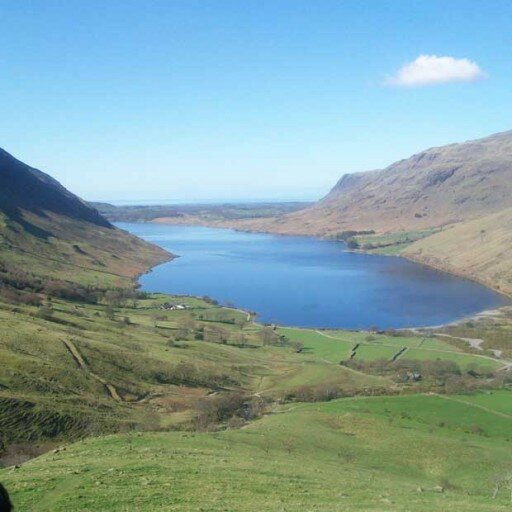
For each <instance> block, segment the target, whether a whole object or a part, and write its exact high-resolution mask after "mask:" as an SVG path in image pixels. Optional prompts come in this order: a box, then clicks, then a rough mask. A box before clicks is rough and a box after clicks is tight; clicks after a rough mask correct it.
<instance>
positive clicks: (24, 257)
mask: <svg viewBox="0 0 512 512" xmlns="http://www.w3.org/2000/svg"><path fill="white" fill-rule="evenodd" d="M168 257H169V255H168V254H167V253H166V252H165V251H163V250H162V249H160V248H158V247H155V246H152V245H150V244H147V243H146V242H143V241H142V240H139V239H138V238H136V237H134V236H132V235H130V234H128V233H126V232H124V231H121V230H119V229H116V228H115V227H114V226H112V224H110V222H109V221H107V220H106V219H105V218H104V217H103V216H102V215H101V214H100V213H99V212H98V211H97V210H95V209H94V208H91V207H90V206H89V205H87V204H86V203H85V202H84V201H82V200H81V199H80V198H78V197H77V196H75V195H74V194H72V193H71V192H69V191H68V190H66V189H65V188H64V187H63V186H62V185H60V183H58V182H57V181H56V180H54V179H53V178H51V177H50V176H48V175H47V174H45V173H43V172H41V171H39V170H37V169H34V168H32V167H30V166H28V165H26V164H24V163H23V162H20V161H19V160H17V159H16V158H14V157H13V156H11V155H10V154H9V153H7V152H6V151H4V150H1V149H0V273H1V274H4V275H5V274H11V275H12V274H20V273H23V274H26V275H28V274H30V275H31V276H33V277H38V278H52V279H64V280H68V281H73V282H79V283H81V284H87V285H92V286H97V287H109V286H125V285H129V283H130V279H132V278H133V277H135V276H136V275H137V274H139V273H141V272H144V271H145V270H147V269H148V268H149V267H151V266H152V265H154V264H156V263H158V262H160V261H164V260H165V259H167V258H168Z"/></svg>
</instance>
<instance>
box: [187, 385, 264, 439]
mask: <svg viewBox="0 0 512 512" xmlns="http://www.w3.org/2000/svg"><path fill="white" fill-rule="evenodd" d="M266 410H267V404H266V403H265V401H264V400H263V399H262V398H259V397H254V396H252V397H247V396H244V395H243V394H241V393H219V394H217V395H210V396H209V397H206V398H204V399H203V400H201V401H200V402H199V403H198V404H197V411H198V413H197V415H196V417H195V418H194V420H193V422H192V423H193V428H194V429H196V430H212V429H216V428H218V427H219V425H220V424H223V423H225V424H226V425H227V426H228V427H233V428H238V427H240V426H242V425H244V424H245V423H246V422H247V421H249V420H252V419H255V418H259V417H261V416H262V415H263V414H264V413H265V411H266Z"/></svg>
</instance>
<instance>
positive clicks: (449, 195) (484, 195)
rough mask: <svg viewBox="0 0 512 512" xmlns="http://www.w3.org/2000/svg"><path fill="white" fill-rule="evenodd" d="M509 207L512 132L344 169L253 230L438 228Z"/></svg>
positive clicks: (327, 231)
mask: <svg viewBox="0 0 512 512" xmlns="http://www.w3.org/2000/svg"><path fill="white" fill-rule="evenodd" d="M509 206H512V131H508V132H504V133H499V134H496V135H492V136H490V137H487V138H484V139H479V140H474V141H470V142H465V143H462V144H450V145H448V146H443V147H439V148H431V149H428V150H426V151H423V152H421V153H418V154H416V155H414V156H412V157H410V158H408V159H406V160H401V161H399V162H396V163H394V164H392V165H390V166H389V167H387V168H385V169H383V170H378V171H370V172H364V173H356V174H347V175H345V176H343V177H342V178H341V180H340V181H339V182H338V183H337V184H336V186H335V187H334V188H333V189H332V190H331V192H330V193H329V194H328V195H327V196H326V197H325V198H324V199H322V200H321V201H319V202H318V203H317V204H315V205H314V206H312V207H311V208H307V209H305V210H302V211H299V212H296V213H292V214H289V215H286V216H283V217H280V218H276V219H273V220H272V221H261V222H252V223H246V225H247V227H248V228H251V229H261V230H267V231H273V232H278V233H301V234H313V235H329V234H335V233H337V232H340V231H344V230H348V229H352V230H375V231H377V232H389V231H401V230H418V229H425V228H431V227H439V226H443V225H446V224H452V223H454V222H459V221H464V220H469V219H473V218H475V217H478V216H481V215H487V214H490V213H493V212H498V211H500V210H503V209H504V208H507V207H509Z"/></svg>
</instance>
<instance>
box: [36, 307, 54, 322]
mask: <svg viewBox="0 0 512 512" xmlns="http://www.w3.org/2000/svg"><path fill="white" fill-rule="evenodd" d="M37 316H38V317H39V318H43V319H44V320H51V319H52V318H53V307H52V305H51V304H43V305H42V306H39V309H38V310H37Z"/></svg>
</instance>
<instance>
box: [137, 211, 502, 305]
mask: <svg viewBox="0 0 512 512" xmlns="http://www.w3.org/2000/svg"><path fill="white" fill-rule="evenodd" d="M163 219H167V218H165V217H164V218H160V219H159V218H157V219H153V220H151V221H148V222H147V224H168V225H170V226H190V227H207V228H214V229H231V230H233V231H239V232H242V233H261V234H267V235H274V236H302V237H311V238H316V239H318V240H329V239H328V238H326V236H322V235H318V234H317V235H313V234H307V233H298V232H297V233H282V232H278V231H268V230H267V231H266V230H261V229H244V228H243V227H240V225H237V223H236V222H235V224H232V223H231V222H230V221H226V222H223V221H218V223H217V222H216V221H212V222H211V223H210V222H208V221H206V222H199V221H198V222H190V223H189V222H173V221H169V220H163ZM338 241H339V242H343V241H342V240H338ZM343 243H344V242H343ZM349 252H359V253H361V254H372V255H375V256H377V255H378V256H388V257H397V258H403V259H404V260H407V261H411V262H413V263H416V264H418V265H423V266H424V267H427V268H430V269H433V270H437V271H438V272H443V273H445V274H449V275H451V276H454V277H460V278H462V279H467V280H468V281H472V282H474V283H477V284H480V285H482V286H485V287H486V288H488V289H489V290H492V291H493V292H495V293H497V294H499V295H501V296H503V297H505V298H506V299H508V300H509V301H512V292H505V291H503V290H502V289H500V288H499V286H497V285H494V284H493V283H491V282H489V281H486V280H484V279H481V278H479V277H478V276H473V275H468V274H466V273H464V272H463V271H458V270H456V269H453V268H448V267H445V266H442V265H437V264H435V263H431V262H428V261H425V260H423V259H421V258H415V257H413V256H412V255H406V254H393V255H390V254H378V253H377V254H375V253H373V252H371V251H365V250H363V249H357V250H353V251H350V250H349Z"/></svg>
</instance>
